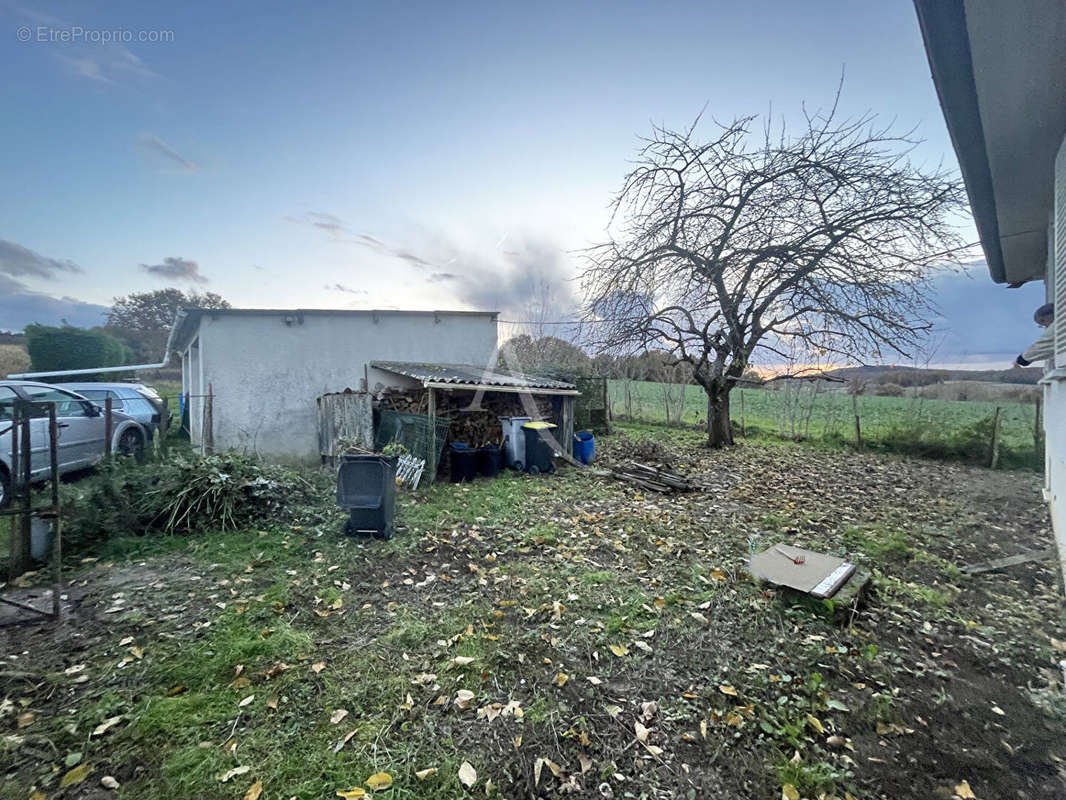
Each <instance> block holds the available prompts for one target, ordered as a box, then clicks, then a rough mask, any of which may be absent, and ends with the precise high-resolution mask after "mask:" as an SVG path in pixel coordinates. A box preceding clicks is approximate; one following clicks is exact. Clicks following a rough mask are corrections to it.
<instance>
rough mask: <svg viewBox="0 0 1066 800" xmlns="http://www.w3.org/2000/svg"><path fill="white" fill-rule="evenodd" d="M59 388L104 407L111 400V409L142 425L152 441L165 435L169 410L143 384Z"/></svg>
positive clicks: (156, 394) (78, 384)
mask: <svg viewBox="0 0 1066 800" xmlns="http://www.w3.org/2000/svg"><path fill="white" fill-rule="evenodd" d="M55 385H56V386H58V387H59V388H60V389H67V390H69V391H71V392H77V393H78V394H80V395H81V396H82V397H88V398H89V399H90V400H92V401H93V402H94V403H96V405H98V406H100V407H101V408H103V406H104V403H105V402H106V401H107V398H109V397H110V398H111V408H112V409H114V410H115V411H121V412H122V413H123V414H125V415H126V416H127V417H132V418H133V419H135V420H137V421H138V422H139V423H141V427H142V428H144V429H145V430H146V431H148V436H149V438H153V439H154V438H155V437H156V436H160V435H162V436H166V433H167V429H168V428H169V427H170V409H169V408H168V407H167V405H166V403H165V402H164V401H163V398H162V397H160V396H159V393H158V392H156V390H155V389H153V388H151V387H150V386H145V385H144V384H143V383H95V382H94V383H57V384H55Z"/></svg>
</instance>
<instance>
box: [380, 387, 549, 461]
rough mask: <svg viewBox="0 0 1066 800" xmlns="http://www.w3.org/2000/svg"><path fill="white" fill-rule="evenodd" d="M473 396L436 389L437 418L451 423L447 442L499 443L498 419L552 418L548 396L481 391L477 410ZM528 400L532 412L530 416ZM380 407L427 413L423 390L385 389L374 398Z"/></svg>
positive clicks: (426, 399) (499, 429) (465, 392)
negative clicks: (482, 392) (533, 410)
mask: <svg viewBox="0 0 1066 800" xmlns="http://www.w3.org/2000/svg"><path fill="white" fill-rule="evenodd" d="M475 397H476V393H475V392H472V391H469V392H468V391H452V390H447V391H446V390H441V389H437V390H436V406H437V409H436V411H437V417H438V418H440V419H447V420H450V422H451V427H450V429H449V431H448V439H449V441H452V442H465V443H466V444H468V445H470V446H471V447H481V446H482V445H486V444H497V445H498V444H500V441H501V439H502V438H503V431H502V429H501V427H500V420H499V418H500V417H514V416H532V417H533V418H534V419H546V420H549V421H553V422H554V421H555V420H553V419H552V403H551V398H550V397H545V396H536V395H532V396H531V395H521V394H518V393H516V392H485V393H484V394H482V395H481V398H480V402H479V403H478V405H477V407H471V404H472V403H473V402H474V400H475ZM530 401H532V403H533V405H534V406H535V407H536V413H535V414H530V413H529V410H528V405H529V403H530ZM378 405H379V407H380V408H389V409H392V410H394V411H401V412H406V413H411V414H428V413H429V393H428V392H427V391H426V390H425V389H396V388H392V387H389V388H386V389H384V390H382V392H381V393H380V394H379V395H378Z"/></svg>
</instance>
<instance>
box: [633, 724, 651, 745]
mask: <svg viewBox="0 0 1066 800" xmlns="http://www.w3.org/2000/svg"><path fill="white" fill-rule="evenodd" d="M633 730H634V731H636V733H637V741H638V742H640V743H641V744H643V743H644V742H647V741H648V733H649V731H648V729H647V728H646V727H644V726H643V725H642V724H641V723H639V722H634V723H633Z"/></svg>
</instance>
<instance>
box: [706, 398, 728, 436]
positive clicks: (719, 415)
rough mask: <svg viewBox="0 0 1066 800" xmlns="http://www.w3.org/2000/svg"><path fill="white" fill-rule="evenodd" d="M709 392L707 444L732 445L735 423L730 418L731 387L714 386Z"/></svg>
mask: <svg viewBox="0 0 1066 800" xmlns="http://www.w3.org/2000/svg"><path fill="white" fill-rule="evenodd" d="M706 392H707V446H708V447H715V448H718V447H731V446H732V444H733V423H732V421H730V419H729V389H728V388H722V387H714V388H710V389H706Z"/></svg>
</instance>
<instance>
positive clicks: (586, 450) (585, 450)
mask: <svg viewBox="0 0 1066 800" xmlns="http://www.w3.org/2000/svg"><path fill="white" fill-rule="evenodd" d="M595 455H596V437H595V436H593V435H592V432H591V431H578V432H577V433H575V434H574V458H576V459H577V460H578V461H580V462H581V463H582V464H591V463H592V459H593V457H594V456H595Z"/></svg>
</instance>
